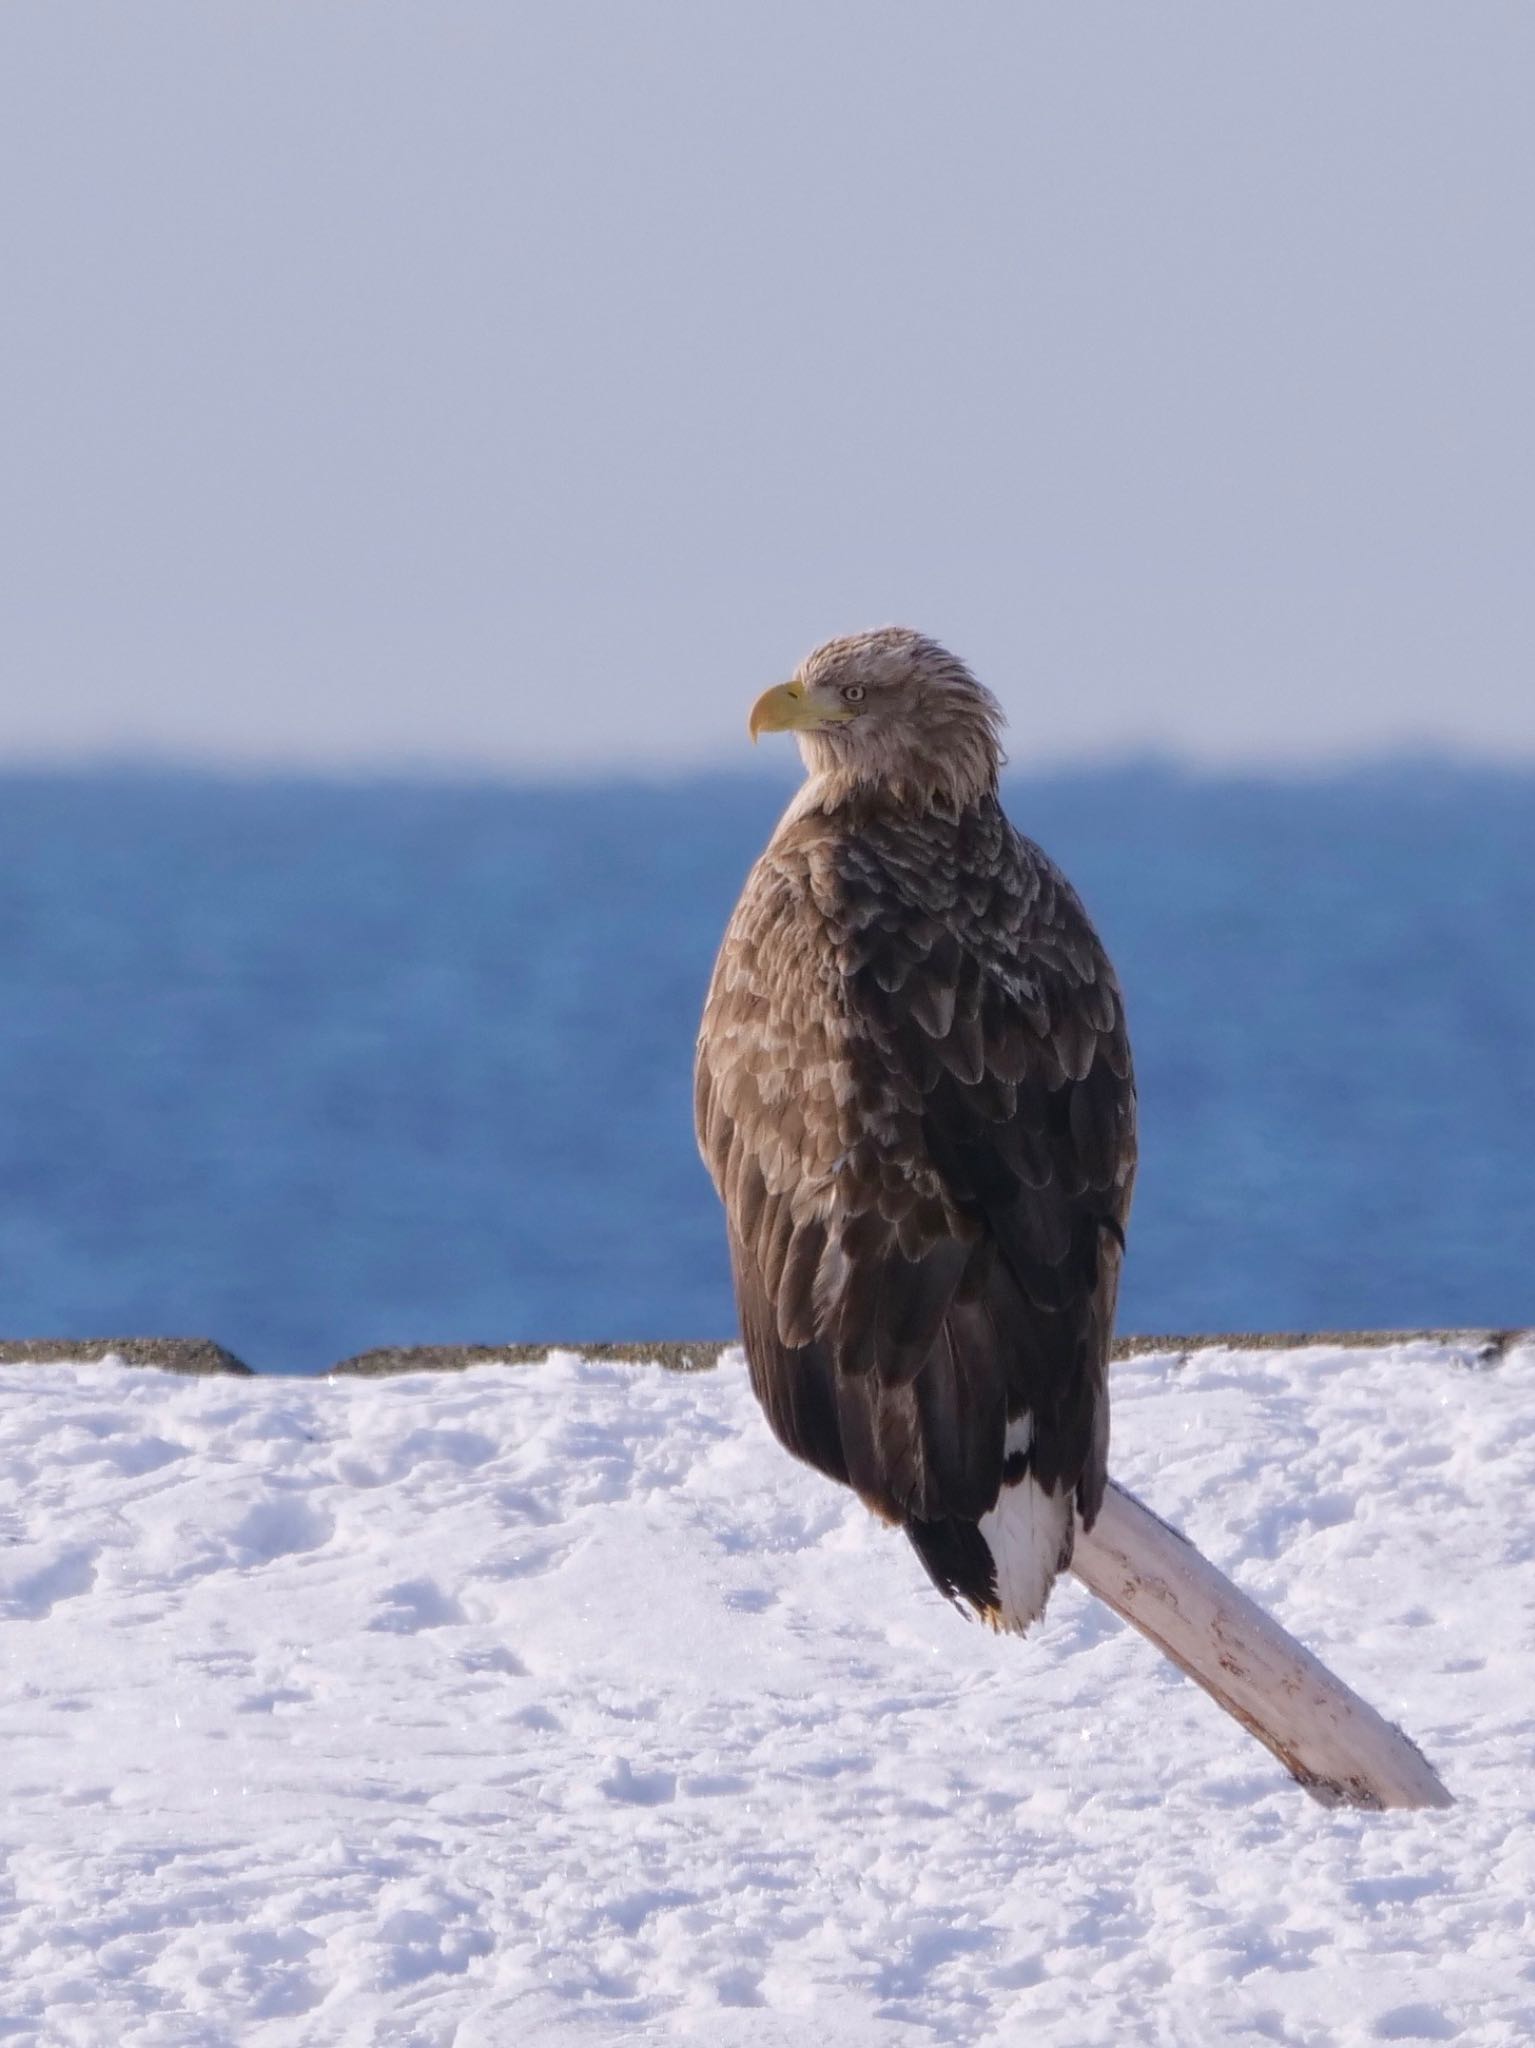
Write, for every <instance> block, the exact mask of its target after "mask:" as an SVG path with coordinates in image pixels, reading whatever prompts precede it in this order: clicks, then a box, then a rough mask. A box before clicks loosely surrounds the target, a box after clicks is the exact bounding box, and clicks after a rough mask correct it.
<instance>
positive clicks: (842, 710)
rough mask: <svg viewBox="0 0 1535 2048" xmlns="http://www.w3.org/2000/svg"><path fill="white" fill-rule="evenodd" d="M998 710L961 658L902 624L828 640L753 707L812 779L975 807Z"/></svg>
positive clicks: (989, 781) (991, 786)
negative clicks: (792, 740)
mask: <svg viewBox="0 0 1535 2048" xmlns="http://www.w3.org/2000/svg"><path fill="white" fill-rule="evenodd" d="M1002 722H1003V720H1002V707H1001V705H1000V704H998V702H997V700H996V698H995V697H994V696H993V695H992V694H991V692H990V690H988V689H987V688H986V687H985V686H984V685H983V684H981V683H978V682H977V681H976V679H975V677H974V676H973V675H972V674H971V673H970V671H969V669H967V668H966V666H965V664H964V663H963V662H962V661H961V660H960V659H959V657H958V656H957V655H953V654H950V653H949V652H948V650H947V649H946V648H943V647H940V646H939V644H938V642H937V641H936V640H929V639H928V638H927V637H926V636H925V635H924V634H921V633H914V632H912V631H911V630H910V629H909V628H908V627H905V626H881V627H879V628H878V629H877V630H876V631H874V632H872V633H849V634H847V635H845V636H844V637H843V638H842V639H840V640H828V641H827V642H826V643H825V645H824V646H821V647H818V648H817V649H816V650H815V652H814V653H813V654H809V655H807V656H806V657H805V659H804V660H803V661H802V662H801V663H800V665H799V667H798V668H797V669H796V670H795V671H794V674H793V675H792V676H791V677H790V679H789V681H788V682H786V683H778V684H776V685H775V686H774V687H773V688H772V689H771V690H765V691H764V692H763V694H762V695H761V696H760V697H759V698H758V699H757V701H756V703H755V704H754V705H753V706H752V711H751V720H750V725H749V730H750V732H751V736H752V738H753V739H756V737H757V735H758V734H759V733H764V732H792V733H794V734H795V735H796V736H797V737H798V740H799V746H800V752H801V754H802V755H803V756H804V760H805V766H806V767H807V768H808V769H809V770H810V772H811V774H812V775H813V776H818V777H829V778H831V779H832V780H833V781H834V782H837V783H846V784H848V785H850V786H851V785H858V784H863V785H870V784H872V785H875V786H879V787H884V788H888V789H890V790H891V791H892V793H895V794H898V795H903V796H905V795H910V796H922V797H925V798H932V797H939V798H942V799H946V800H948V801H949V802H951V803H954V804H966V803H973V802H975V801H976V800H977V799H978V798H980V797H982V796H985V795H989V794H992V793H994V792H995V790H996V786H997V769H998V767H999V765H1000V763H1001V759H1002V754H1001V748H1000V745H999V742H998V734H999V732H1000V730H1001V726H1002Z"/></svg>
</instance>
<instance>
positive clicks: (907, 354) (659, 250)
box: [0, 0, 1535, 773]
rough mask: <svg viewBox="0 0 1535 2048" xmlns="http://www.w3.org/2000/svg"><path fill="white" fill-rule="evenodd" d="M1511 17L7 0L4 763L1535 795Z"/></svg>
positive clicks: (1527, 323)
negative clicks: (1179, 781) (879, 723)
mask: <svg viewBox="0 0 1535 2048" xmlns="http://www.w3.org/2000/svg"><path fill="white" fill-rule="evenodd" d="M1532 221H1535V7H1531V6H1530V5H1529V4H1528V0H1503V4H1499V0H1476V4H1475V5H1461V6H1457V5H1453V4H1450V0H1427V4H1425V0H1381V4H1351V0H1323V4H1305V0H1282V4H1269V0H1258V4H1251V5H1242V6H1236V5H1232V4H1230V0H1210V4H1206V5H1200V6H1191V5H1186V4H1174V0H1163V4H1158V5H1156V6H1129V5H1123V4H1112V5H1110V4H1092V0H1080V4H1079V0H1073V4H1063V0H1050V4H1048V5H1033V4H1016V0H1011V4H1003V0H992V4H965V5H956V4H938V0H928V4H924V5H920V6H919V5H914V4H911V0H809V4H805V0H774V4H772V5H766V4H762V5H749V4H744V0H743V4H727V0H709V4H688V5H683V4H675V0H656V4H652V5H646V6H640V5H634V4H623V5H618V4H609V5H595V4H588V5H582V4H575V0H546V4H541V5H520V4H513V0H434V4H430V5H429V4H425V0H366V4H362V0H349V4H345V5H343V4H339V0H244V4H234V0H111V4H103V0H94V4H93V0H70V4H68V5H61V4H59V0H4V5H3V6H0V237H3V285H0V408H3V410H0V656H3V671H0V765H3V764H4V763H5V762H15V761H23V760H39V759H73V758H78V757H81V756H100V755H102V754H112V755H130V756H133V755H141V756H142V755H150V756H158V757H165V756H169V757H174V758H177V759H200V760H208V761H216V762H233V763H240V764H255V765H260V764H267V763H280V764H286V765H306V766H315V767H322V768H330V767H335V768H342V769H347V770H364V771H366V770H369V769H373V768H386V767H387V768H402V767H403V768H409V767H413V766H414V767H422V768H426V767H432V768H460V767H468V768H474V769H478V770H482V771H491V772H497V773H499V772H514V773H515V772H527V771H537V770H544V769H547V768H550V767H583V766H592V767H602V768H607V767H612V766H615V765H619V766H627V767H637V768H644V769H652V768H659V769H664V768H667V767H669V766H679V767H680V766H687V765H692V764H697V763H699V762H702V761H714V760H718V761H740V762H743V764H744V762H745V760H746V759H748V758H749V757H748V755H747V752H746V746H745V736H744V717H745V711H746V707H747V705H748V703H749V702H750V700H751V698H752V697H753V696H754V695H755V694H756V693H757V692H758V691H759V690H760V689H761V688H762V687H763V686H764V685H765V684H767V683H769V682H772V681H775V680H778V679H779V678H781V677H782V676H784V675H785V674H787V673H788V671H789V669H790V668H791V667H792V665H793V663H794V662H795V660H796V659H797V658H798V657H799V656H800V655H801V654H803V653H804V652H805V651H806V650H807V649H808V648H809V647H810V646H812V645H813V644H814V643H815V642H817V641H818V640H820V639H822V638H824V637H826V636H827V635H828V634H830V633H833V632H838V631H845V630H850V629H853V628H858V627H863V626H867V625H873V624H879V623H884V622H887V621H894V620H898V621H901V622H904V623H907V624H911V625H916V626H918V627H921V628H922V629H924V630H926V631H928V632H931V633H934V634H936V635H937V636H938V637H940V638H942V639H944V640H946V641H947V642H949V644H950V645H952V646H953V647H955V648H956V649H957V650H958V651H959V652H960V653H962V654H964V655H965V656H967V657H968V658H969V659H970V660H971V662H972V663H973V665H974V666H975V667H976V668H977V669H978V671H979V672H980V673H981V674H982V675H983V676H984V677H985V678H986V680H988V681H989V682H990V683H991V684H992V685H993V687H994V688H995V689H996V690H997V691H998V693H999V694H1000V695H1001V697H1002V698H1003V701H1004V703H1005V704H1006V705H1007V707H1008V709H1009V711H1010V713H1011V715H1012V721H1013V729H1012V737H1011V748H1012V753H1013V758H1014V760H1015V761H1016V762H1018V763H1019V764H1020V765H1022V764H1026V763H1028V762H1029V761H1031V760H1041V761H1044V760H1052V759H1057V758H1059V757H1061V756H1068V755H1069V756H1081V755H1085V754H1094V753H1102V752H1105V751H1109V752H1120V753H1122V752H1125V751H1127V750H1130V749H1141V748H1145V747H1154V748H1157V749H1161V750H1164V751H1167V752H1171V753H1175V754H1180V755H1184V756H1187V757H1190V758H1193V759H1197V760H1201V761H1208V762H1223V761H1242V762H1253V761H1291V760H1295V759H1297V758H1299V759H1313V758H1330V757H1334V756H1337V755H1339V754H1344V753H1349V752H1353V751H1358V750H1377V749H1381V748H1390V747H1400V746H1414V745H1422V744H1430V745H1434V744H1445V745H1451V746H1454V747H1456V748H1461V749H1470V750H1477V751H1482V752H1493V753H1495V754H1497V755H1499V756H1508V755H1514V754H1518V755H1523V756H1526V757H1529V758H1532V759H1535V399H1532V387H1535V367H1532V366H1535V228H1532Z"/></svg>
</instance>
